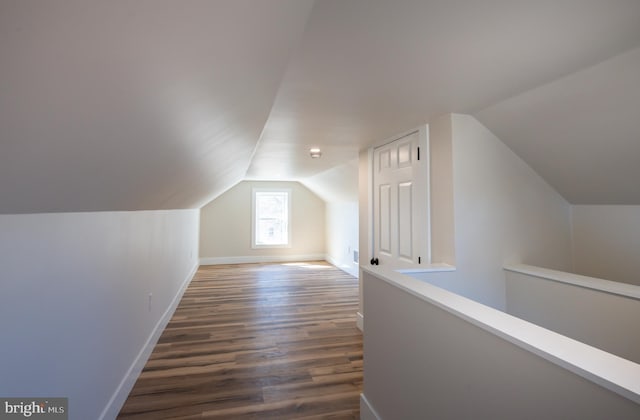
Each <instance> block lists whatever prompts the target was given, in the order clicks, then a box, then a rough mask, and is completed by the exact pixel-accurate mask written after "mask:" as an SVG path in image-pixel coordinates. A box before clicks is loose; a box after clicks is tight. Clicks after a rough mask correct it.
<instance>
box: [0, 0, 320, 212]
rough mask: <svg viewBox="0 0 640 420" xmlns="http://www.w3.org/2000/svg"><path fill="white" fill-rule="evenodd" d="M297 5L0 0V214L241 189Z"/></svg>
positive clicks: (125, 205) (166, 200) (135, 203)
mask: <svg viewBox="0 0 640 420" xmlns="http://www.w3.org/2000/svg"><path fill="white" fill-rule="evenodd" d="M311 6H312V3H311V1H305V0H269V1H254V0H224V1H221V0H202V1H194V0H180V1H175V0H104V1H86V0H54V1H42V0H2V1H1V2H0V60H1V65H0V212H2V213H27V212H60V211H97V210H140V209H171V208H190V207H199V206H200V205H202V204H204V203H206V202H207V201H208V200H209V199H210V198H212V197H214V196H215V195H217V194H219V193H220V192H222V191H224V190H226V189H228V188H229V187H230V186H232V185H234V184H235V183H237V182H239V181H240V180H242V179H243V177H244V175H245V172H246V170H247V168H248V166H249V163H250V160H251V156H252V154H253V151H254V149H255V146H256V143H257V141H258V138H259V136H260V133H261V131H262V129H263V127H264V123H265V121H266V120H267V117H268V115H269V111H270V109H271V105H272V104H273V101H274V98H275V95H276V92H277V89H278V86H279V83H280V81H281V79H282V76H283V74H284V71H285V69H286V65H287V62H288V60H289V57H290V55H291V53H292V51H294V47H296V46H297V43H298V42H299V40H300V38H301V34H302V31H303V29H304V25H305V22H306V19H307V16H308V13H309V11H310V10H311Z"/></svg>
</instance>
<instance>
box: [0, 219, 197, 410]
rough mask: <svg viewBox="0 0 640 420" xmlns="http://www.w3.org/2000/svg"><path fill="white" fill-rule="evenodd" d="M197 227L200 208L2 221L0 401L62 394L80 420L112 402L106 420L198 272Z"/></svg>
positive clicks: (0, 251)
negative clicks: (169, 310)
mask: <svg viewBox="0 0 640 420" xmlns="http://www.w3.org/2000/svg"><path fill="white" fill-rule="evenodd" d="M198 223H199V212H198V211H197V210H175V211H140V212H103V213H58V214H33V215H1V216H0V283H1V288H0V290H1V293H0V331H1V332H2V345H1V347H0V352H1V356H0V372H2V373H1V375H0V395H2V396H5V397H10V396H15V397H30V396H39V397H47V396H50V397H68V398H69V412H70V417H69V418H70V419H77V420H81V419H97V418H99V417H100V415H101V413H102V412H103V410H105V409H106V408H107V405H108V404H109V401H110V399H111V398H112V397H115V399H114V400H113V401H112V405H111V410H110V411H108V412H106V417H105V418H113V417H114V416H115V414H116V413H117V410H118V409H119V404H121V403H122V402H123V401H124V399H123V398H125V397H126V394H127V393H128V391H129V389H128V388H127V386H130V385H131V384H132V382H131V380H130V379H131V378H128V379H129V381H125V383H124V384H123V385H122V387H121V388H119V387H120V386H121V383H122V382H123V380H125V379H127V373H128V371H129V369H130V368H134V367H135V366H138V367H142V366H141V364H143V363H144V360H137V357H138V356H139V354H140V353H141V351H143V349H144V346H145V343H146V342H147V340H148V339H149V338H150V337H152V336H153V334H154V329H156V328H157V327H160V328H162V325H158V323H161V321H162V320H163V319H166V314H165V311H166V310H167V308H169V307H170V305H171V303H172V301H173V300H174V298H175V297H176V295H177V294H179V292H180V291H181V288H182V286H183V285H184V284H185V282H186V281H188V280H190V278H191V276H192V274H193V273H194V271H195V269H196V268H197V255H198ZM150 293H152V294H153V298H152V304H151V309H150V310H149V297H148V296H149V294H150ZM169 315H170V314H169ZM163 316H164V318H163ZM153 344H154V343H151V344H150V345H151V346H152V345H153ZM136 361H137V362H138V363H137V365H136ZM132 373H134V374H135V369H134V372H132ZM118 391H120V394H119V395H116V394H117V392H118Z"/></svg>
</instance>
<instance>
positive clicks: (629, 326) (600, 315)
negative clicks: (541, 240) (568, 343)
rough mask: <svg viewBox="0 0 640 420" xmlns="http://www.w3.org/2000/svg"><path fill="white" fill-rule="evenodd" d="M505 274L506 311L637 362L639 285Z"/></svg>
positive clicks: (538, 273) (536, 271)
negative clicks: (636, 332)
mask: <svg viewBox="0 0 640 420" xmlns="http://www.w3.org/2000/svg"><path fill="white" fill-rule="evenodd" d="M506 275H507V313H509V314H511V315H514V316H517V317H518V318H522V319H524V320H526V321H529V322H533V323H534V324H536V325H540V326H541V327H544V328H548V329H550V330H552V331H555V332H557V333H560V334H563V335H566V336H567V337H571V338H573V339H575V340H579V341H581V342H583V343H587V344H589V345H591V346H594V347H597V348H599V349H602V350H605V351H607V352H609V353H612V354H615V355H617V356H620V357H623V358H625V359H627V360H631V361H633V362H635V363H640V335H638V334H635V333H634V331H636V330H637V328H638V327H637V323H638V319H640V286H633V285H629V284H621V283H615V282H611V281H607V280H602V279H597V278H593V277H585V276H578V275H575V274H571V273H564V272H559V271H555V270H546V269H540V268H537V267H529V266H524V269H523V268H521V266H516V267H515V268H511V267H509V268H508V269H507V271H506ZM616 286H617V289H618V290H616V289H614V288H615V287H616ZM620 286H622V287H620Z"/></svg>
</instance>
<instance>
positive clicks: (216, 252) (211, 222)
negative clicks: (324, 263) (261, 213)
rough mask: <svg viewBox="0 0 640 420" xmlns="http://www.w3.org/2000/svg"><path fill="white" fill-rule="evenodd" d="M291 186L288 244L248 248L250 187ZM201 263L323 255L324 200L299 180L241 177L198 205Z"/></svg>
mask: <svg viewBox="0 0 640 420" xmlns="http://www.w3.org/2000/svg"><path fill="white" fill-rule="evenodd" d="M253 187H259V188H291V190H292V191H291V193H292V203H291V212H292V215H291V219H292V220H291V223H292V227H291V230H292V232H291V234H292V237H291V242H292V244H291V247H290V248H260V249H253V248H251V200H252V188H253ZM200 217H201V222H200V258H201V262H202V263H203V264H221V263H239V262H260V261H281V260H298V259H324V256H325V203H324V201H322V200H321V199H320V198H319V197H318V196H316V195H315V194H314V193H312V192H311V191H309V190H308V189H307V188H306V187H305V186H303V185H302V184H300V183H298V182H275V181H274V182H266V181H243V182H240V183H239V184H237V185H236V186H234V187H233V188H231V189H230V190H228V191H227V192H225V193H224V194H222V195H221V196H219V197H218V198H216V199H215V200H213V201H212V202H210V203H209V204H207V205H206V206H204V207H203V208H202V209H201V216H200Z"/></svg>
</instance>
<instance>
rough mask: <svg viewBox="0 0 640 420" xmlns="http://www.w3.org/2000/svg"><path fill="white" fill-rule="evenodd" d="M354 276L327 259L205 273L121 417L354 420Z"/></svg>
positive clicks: (357, 384)
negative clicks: (325, 260) (326, 260)
mask: <svg viewBox="0 0 640 420" xmlns="http://www.w3.org/2000/svg"><path fill="white" fill-rule="evenodd" d="M357 310H358V283H357V279H355V278H354V277H352V276H349V275H348V274H346V273H344V272H342V271H340V270H338V269H336V268H335V267H333V266H331V265H329V264H327V263H325V262H313V263H294V264H290V263H288V264H238V265H219V266H203V267H201V268H200V269H199V270H198V273H197V274H196V276H195V277H194V279H193V281H192V282H191V284H190V285H189V287H188V288H187V290H186V291H185V293H184V296H183V298H182V300H181V302H180V304H179V306H178V308H177V309H176V312H175V314H174V316H173V317H172V319H171V320H170V322H169V323H168V325H167V328H166V329H165V331H164V332H163V334H162V336H161V337H160V339H159V341H158V344H157V345H156V347H155V349H154V351H153V353H152V354H151V356H150V358H149V361H148V362H147V364H146V366H145V368H144V370H143V372H142V374H141V375H140V377H139V378H138V380H137V382H136V384H135V386H134V388H133V390H132V391H131V393H130V395H129V398H128V399H127V401H126V402H125V404H124V406H123V408H122V410H121V412H120V414H119V416H118V418H119V419H170V418H175V419H201V418H209V419H236V418H237V419H272V418H273V419H309V420H311V419H357V418H358V417H359V395H360V392H361V390H362V336H361V334H360V331H359V330H358V329H357V328H356V325H355V324H356V312H357Z"/></svg>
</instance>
